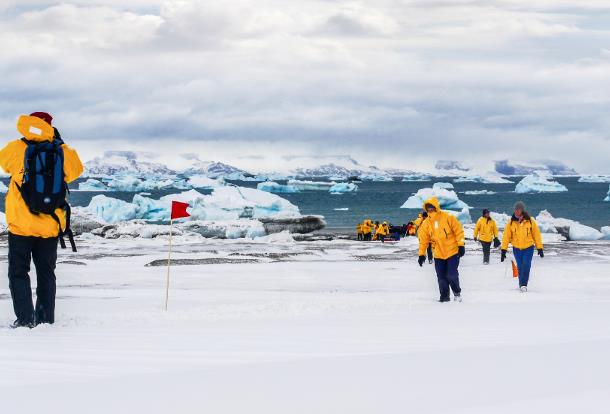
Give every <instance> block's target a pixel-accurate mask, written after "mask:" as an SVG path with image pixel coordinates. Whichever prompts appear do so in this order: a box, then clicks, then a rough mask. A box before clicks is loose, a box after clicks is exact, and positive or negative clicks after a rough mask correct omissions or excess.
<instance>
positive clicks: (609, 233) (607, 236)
mask: <svg viewBox="0 0 610 414" xmlns="http://www.w3.org/2000/svg"><path fill="white" fill-rule="evenodd" d="M601 233H602V235H603V239H604V240H610V226H604V227H602V231H601Z"/></svg>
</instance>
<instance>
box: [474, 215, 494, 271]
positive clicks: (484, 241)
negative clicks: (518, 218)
mask: <svg viewBox="0 0 610 414" xmlns="http://www.w3.org/2000/svg"><path fill="white" fill-rule="evenodd" d="M477 240H478V241H479V242H481V246H483V264H486V265H488V264H489V256H490V254H491V242H492V241H493V243H494V247H495V248H497V247H498V246H500V240H498V226H497V225H496V221H495V220H494V219H492V218H491V213H490V212H489V210H488V209H484V210H483V214H482V215H481V218H480V219H479V220H477V224H476V225H475V226H474V241H475V242H476V241H477Z"/></svg>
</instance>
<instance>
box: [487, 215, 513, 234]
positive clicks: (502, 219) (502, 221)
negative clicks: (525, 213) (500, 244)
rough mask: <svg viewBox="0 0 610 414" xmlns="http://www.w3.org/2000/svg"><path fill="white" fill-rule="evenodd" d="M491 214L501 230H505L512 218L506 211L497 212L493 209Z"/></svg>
mask: <svg viewBox="0 0 610 414" xmlns="http://www.w3.org/2000/svg"><path fill="white" fill-rule="evenodd" d="M489 215H490V216H491V218H492V219H494V221H495V222H496V225H497V226H498V229H499V230H504V228H505V227H506V225H507V224H508V222H509V221H510V219H511V216H509V215H508V214H506V213H497V212H495V211H492V212H490V213H489Z"/></svg>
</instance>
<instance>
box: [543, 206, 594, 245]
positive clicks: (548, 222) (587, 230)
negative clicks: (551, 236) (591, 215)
mask: <svg viewBox="0 0 610 414" xmlns="http://www.w3.org/2000/svg"><path fill="white" fill-rule="evenodd" d="M536 223H538V227H539V228H540V231H541V232H542V233H559V232H560V230H564V231H561V233H562V234H563V235H565V236H567V237H568V239H569V240H574V241H591V240H599V239H601V238H603V237H604V235H603V233H602V232H600V231H599V230H597V229H594V228H593V227H589V226H585V225H584V224H581V223H579V222H577V221H575V220H570V219H566V218H559V217H558V218H556V217H553V215H552V214H551V213H550V212H549V211H547V210H542V211H541V212H540V213H539V214H538V216H536Z"/></svg>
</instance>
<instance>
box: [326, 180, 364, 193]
mask: <svg viewBox="0 0 610 414" xmlns="http://www.w3.org/2000/svg"><path fill="white" fill-rule="evenodd" d="M328 191H329V192H330V193H331V194H343V193H353V192H355V191H358V186H357V185H356V184H354V183H338V184H335V185H333V186H332V187H330V189H329V190H328Z"/></svg>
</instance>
